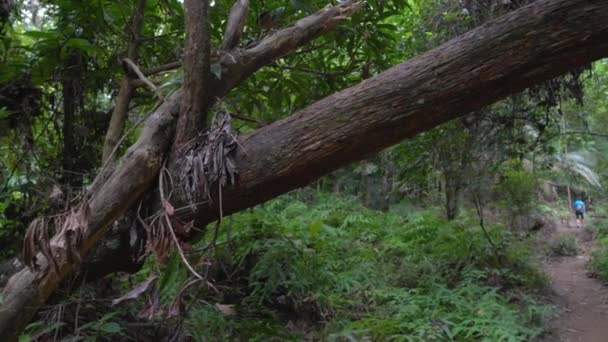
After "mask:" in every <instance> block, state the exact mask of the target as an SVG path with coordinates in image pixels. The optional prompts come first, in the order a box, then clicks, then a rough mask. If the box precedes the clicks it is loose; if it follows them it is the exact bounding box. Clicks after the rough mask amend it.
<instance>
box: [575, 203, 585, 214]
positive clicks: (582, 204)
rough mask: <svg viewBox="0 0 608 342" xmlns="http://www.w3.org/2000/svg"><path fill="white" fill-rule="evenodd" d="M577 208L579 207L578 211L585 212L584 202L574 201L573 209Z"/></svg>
mask: <svg viewBox="0 0 608 342" xmlns="http://www.w3.org/2000/svg"><path fill="white" fill-rule="evenodd" d="M579 206H580V207H581V209H580V211H582V212H585V202H583V201H581V200H576V201H574V209H576V208H577V207H579Z"/></svg>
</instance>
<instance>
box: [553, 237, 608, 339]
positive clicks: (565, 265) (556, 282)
mask: <svg viewBox="0 0 608 342" xmlns="http://www.w3.org/2000/svg"><path fill="white" fill-rule="evenodd" d="M566 234H576V235H577V240H578V246H579V248H580V250H581V251H580V254H579V255H578V256H572V257H558V258H552V259H551V260H549V261H548V262H547V264H546V265H545V271H546V272H547V274H549V276H550V278H551V287H552V289H553V291H554V292H555V294H556V296H557V298H556V302H557V305H558V306H559V307H558V314H559V315H558V317H556V318H555V319H554V321H553V322H552V324H551V325H552V328H553V329H552V330H553V334H552V335H551V336H548V337H547V338H546V339H545V342H558V341H559V342H606V341H608V287H607V286H604V285H603V284H602V283H601V282H599V281H598V280H596V279H592V278H589V277H588V276H587V272H586V268H585V265H586V263H587V261H588V260H589V256H590V253H591V242H589V241H584V239H583V238H582V235H583V232H582V230H579V229H577V228H575V227H572V228H570V227H567V226H566V225H560V226H558V229H557V232H556V234H555V236H554V237H557V236H559V235H566Z"/></svg>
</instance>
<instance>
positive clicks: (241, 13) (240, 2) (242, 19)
mask: <svg viewBox="0 0 608 342" xmlns="http://www.w3.org/2000/svg"><path fill="white" fill-rule="evenodd" d="M248 12H249V0H236V2H235V3H234V5H233V6H232V9H231V10H230V15H228V22H227V23H226V32H225V33H224V40H223V41H222V50H232V49H234V48H235V47H237V45H238V44H239V41H240V40H241V34H242V33H243V28H245V23H246V22H247V13H248Z"/></svg>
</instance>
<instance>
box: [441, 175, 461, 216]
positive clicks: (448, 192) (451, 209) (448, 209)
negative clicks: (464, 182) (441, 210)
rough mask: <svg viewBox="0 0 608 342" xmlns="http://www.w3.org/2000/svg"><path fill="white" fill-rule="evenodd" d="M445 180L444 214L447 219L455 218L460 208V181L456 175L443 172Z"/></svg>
mask: <svg viewBox="0 0 608 342" xmlns="http://www.w3.org/2000/svg"><path fill="white" fill-rule="evenodd" d="M444 180H445V183H444V184H445V189H444V190H445V215H446V218H447V219H448V221H451V220H453V219H455V218H456V217H457V216H458V213H459V210H460V195H461V188H462V186H461V181H460V179H459V177H458V176H456V175H454V174H450V173H446V174H444Z"/></svg>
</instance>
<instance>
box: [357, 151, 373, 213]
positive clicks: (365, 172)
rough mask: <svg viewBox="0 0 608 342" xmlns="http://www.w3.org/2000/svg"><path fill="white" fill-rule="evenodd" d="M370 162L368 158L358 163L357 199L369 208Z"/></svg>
mask: <svg viewBox="0 0 608 342" xmlns="http://www.w3.org/2000/svg"><path fill="white" fill-rule="evenodd" d="M372 165H373V164H372V163H370V162H369V161H368V160H362V161H361V164H360V168H361V180H360V181H359V199H360V200H361V204H362V205H363V206H364V207H366V208H371V205H372V203H371V202H372V201H371V187H372V179H371V174H370V168H371V167H372Z"/></svg>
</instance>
